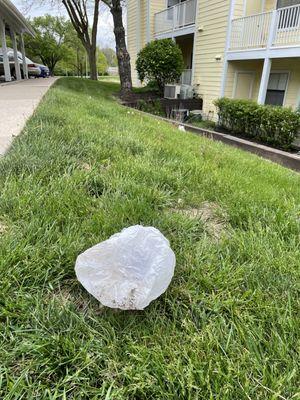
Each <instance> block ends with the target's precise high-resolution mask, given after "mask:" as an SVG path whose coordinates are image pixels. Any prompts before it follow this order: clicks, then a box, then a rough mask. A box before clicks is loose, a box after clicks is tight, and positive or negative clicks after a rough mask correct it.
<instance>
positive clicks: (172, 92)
mask: <svg viewBox="0 0 300 400" xmlns="http://www.w3.org/2000/svg"><path fill="white" fill-rule="evenodd" d="M179 97H180V85H165V92H164V98H166V99H178V98H179Z"/></svg>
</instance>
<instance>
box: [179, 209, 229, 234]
mask: <svg viewBox="0 0 300 400" xmlns="http://www.w3.org/2000/svg"><path fill="white" fill-rule="evenodd" d="M175 211H176V212H178V213H180V214H183V215H186V216H187V217H189V218H192V219H200V220H201V221H202V222H203V224H204V226H205V228H206V230H207V233H208V234H209V235H210V236H212V237H213V238H214V239H215V240H217V241H218V240H220V239H221V237H222V234H223V233H224V232H225V230H226V225H227V221H228V216H227V214H226V212H225V211H224V210H223V209H222V208H221V207H220V206H219V205H218V204H217V203H215V202H208V201H205V202H203V203H202V204H201V205H200V207H198V208H185V209H176V210H175Z"/></svg>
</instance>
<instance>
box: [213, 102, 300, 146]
mask: <svg viewBox="0 0 300 400" xmlns="http://www.w3.org/2000/svg"><path fill="white" fill-rule="evenodd" d="M214 104H215V106H216V107H217V108H218V116H219V121H218V124H219V126H220V127H222V128H225V129H228V130H230V131H231V133H233V134H237V135H246V136H248V137H250V138H253V139H256V140H258V141H261V142H263V143H266V144H269V145H272V146H276V147H281V148H283V149H288V148H290V147H291V144H292V143H293V141H294V139H295V138H296V136H297V134H298V131H299V129H300V114H299V113H298V112H295V111H293V110H292V109H291V108H285V107H274V106H269V105H260V104H257V103H256V102H254V101H251V100H235V99H228V98H225V97H224V98H221V99H218V100H216V101H215V103H214Z"/></svg>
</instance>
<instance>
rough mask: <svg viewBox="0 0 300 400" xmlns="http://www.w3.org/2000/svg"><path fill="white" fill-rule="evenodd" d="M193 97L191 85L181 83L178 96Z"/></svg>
mask: <svg viewBox="0 0 300 400" xmlns="http://www.w3.org/2000/svg"><path fill="white" fill-rule="evenodd" d="M193 97H194V90H193V86H190V85H181V88H180V98H181V99H192V98H193Z"/></svg>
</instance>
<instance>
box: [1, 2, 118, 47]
mask: <svg viewBox="0 0 300 400" xmlns="http://www.w3.org/2000/svg"><path fill="white" fill-rule="evenodd" d="M0 1H1V0H0ZM44 1H45V0H44ZM12 3H13V4H14V5H15V6H16V7H17V8H18V9H19V10H20V11H21V12H22V13H23V15H25V17H30V18H32V17H36V16H39V15H44V14H51V15H66V12H65V10H64V8H63V7H62V6H58V7H53V6H52V7H51V6H49V5H46V4H47V2H46V1H45V5H42V6H41V2H40V0H29V1H26V0H12ZM27 4H32V6H31V7H28V6H27ZM98 45H99V46H100V47H111V48H113V49H114V48H115V39H114V33H113V22H112V18H111V14H110V12H109V11H108V10H107V9H106V8H104V7H103V8H102V9H101V12H100V18H99V26H98Z"/></svg>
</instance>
